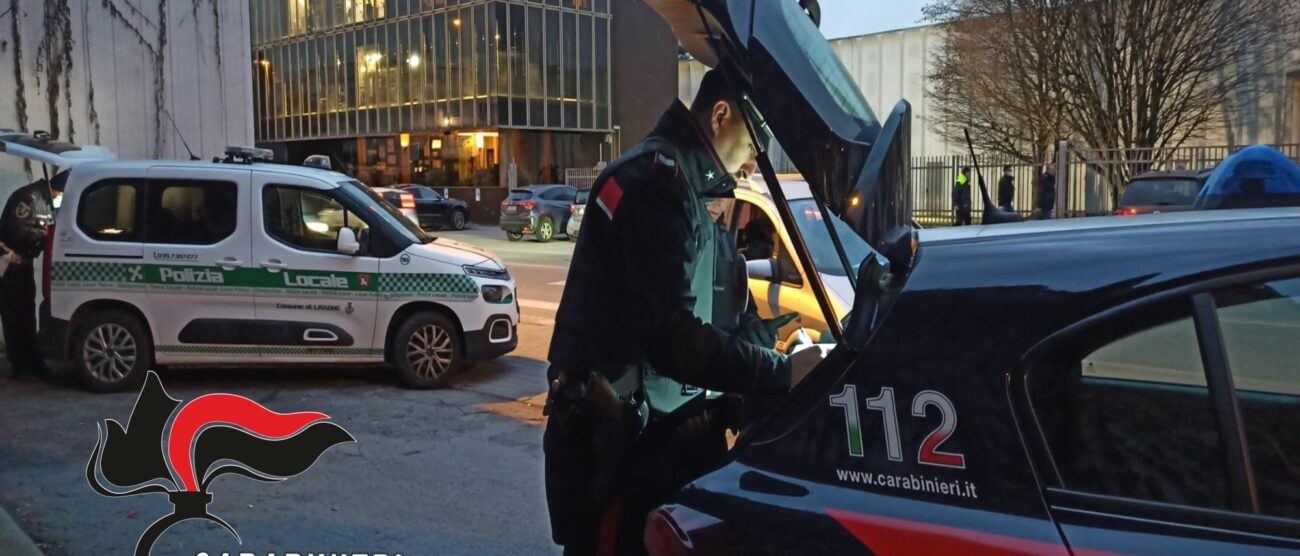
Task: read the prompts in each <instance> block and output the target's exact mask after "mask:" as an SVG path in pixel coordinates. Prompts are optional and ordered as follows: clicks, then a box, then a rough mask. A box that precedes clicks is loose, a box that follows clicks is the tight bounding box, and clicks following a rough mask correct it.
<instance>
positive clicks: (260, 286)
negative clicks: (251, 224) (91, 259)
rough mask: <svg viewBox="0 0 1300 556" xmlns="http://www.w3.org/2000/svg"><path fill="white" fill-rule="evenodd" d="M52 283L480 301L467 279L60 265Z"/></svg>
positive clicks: (99, 287)
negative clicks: (379, 295) (378, 295)
mask: <svg viewBox="0 0 1300 556" xmlns="http://www.w3.org/2000/svg"><path fill="white" fill-rule="evenodd" d="M50 279H51V281H52V282H53V283H54V284H55V285H57V286H58V287H59V288H61V289H68V290H109V291H113V290H118V291H120V290H148V291H164V292H166V291H176V292H184V293H193V292H205V291H206V292H216V293H223V294H228V293H239V292H248V293H252V292H259V293H271V292H275V293H285V294H291V295H294V296H313V297H367V296H373V295H376V294H383V295H384V296H385V298H387V299H392V298H425V299H428V298H434V299H445V300H455V301H473V300H475V299H478V295H479V294H478V286H477V285H476V284H475V283H474V280H473V279H472V278H470V277H469V276H466V275H464V274H415V273H395V274H378V273H374V274H371V273H364V272H323V271H299V270H285V271H283V272H278V273H272V272H267V271H266V270H263V269H259V268H237V269H233V270H225V269H222V268H219V267H208V266H188V265H154V264H138V263H83V262H56V263H54V265H53V269H52V271H51V273H50Z"/></svg>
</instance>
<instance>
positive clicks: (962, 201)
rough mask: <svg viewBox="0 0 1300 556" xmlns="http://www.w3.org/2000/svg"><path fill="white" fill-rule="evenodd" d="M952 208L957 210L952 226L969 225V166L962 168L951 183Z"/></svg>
mask: <svg viewBox="0 0 1300 556" xmlns="http://www.w3.org/2000/svg"><path fill="white" fill-rule="evenodd" d="M952 208H953V210H955V211H957V217H956V219H955V221H954V222H953V225H954V226H969V225H970V168H962V169H961V173H960V174H957V182H956V183H954V184H952Z"/></svg>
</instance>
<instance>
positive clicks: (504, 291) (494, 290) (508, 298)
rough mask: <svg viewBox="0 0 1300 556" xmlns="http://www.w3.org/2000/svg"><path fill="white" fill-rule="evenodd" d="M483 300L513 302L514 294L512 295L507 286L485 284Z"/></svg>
mask: <svg viewBox="0 0 1300 556" xmlns="http://www.w3.org/2000/svg"><path fill="white" fill-rule="evenodd" d="M483 301H486V302H488V303H501V304H505V303H513V302H514V301H515V298H514V296H512V295H510V288H507V287H505V286H483Z"/></svg>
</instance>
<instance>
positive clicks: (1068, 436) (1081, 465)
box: [1028, 298, 1230, 509]
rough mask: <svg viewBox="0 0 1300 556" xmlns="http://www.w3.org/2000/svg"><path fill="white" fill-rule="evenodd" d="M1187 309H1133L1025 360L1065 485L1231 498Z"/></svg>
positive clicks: (1220, 505)
mask: <svg viewBox="0 0 1300 556" xmlns="http://www.w3.org/2000/svg"><path fill="white" fill-rule="evenodd" d="M1191 310H1192V309H1191V302H1190V301H1189V300H1188V298H1177V299H1174V300H1171V301H1168V302H1164V303H1159V304H1153V305H1149V306H1145V307H1142V308H1139V309H1134V310H1133V311H1131V312H1128V313H1126V314H1123V315H1121V316H1118V317H1116V318H1114V319H1111V320H1109V321H1107V322H1103V323H1098V324H1097V325H1095V326H1090V327H1089V328H1088V329H1087V330H1084V331H1082V332H1080V333H1077V334H1074V335H1072V336H1071V337H1070V338H1069V339H1068V340H1066V341H1065V342H1064V343H1063V344H1062V345H1060V346H1058V347H1056V348H1054V349H1053V350H1052V352H1051V353H1048V354H1047V355H1045V356H1043V357H1040V358H1037V360H1036V362H1034V363H1033V364H1031V366H1030V368H1029V376H1028V383H1029V385H1030V399H1031V401H1032V403H1033V407H1034V414H1035V416H1037V418H1038V422H1039V424H1040V426H1041V427H1042V430H1043V434H1044V439H1045V441H1046V443H1047V447H1048V449H1049V451H1050V453H1051V456H1052V461H1053V462H1054V463H1055V465H1056V469H1057V471H1058V472H1059V474H1060V479H1061V482H1062V483H1063V484H1062V486H1063V487H1064V488H1066V489H1069V490H1075V491H1082V492H1088V493H1094V494H1104V495H1111V496H1121V497H1126V498H1136V499H1141V500H1147V501H1154V502H1164V503H1170V504H1181V505H1187V506H1196V507H1202V508H1216V509H1226V508H1228V507H1229V503H1230V497H1229V487H1228V480H1227V472H1226V470H1225V466H1224V458H1223V454H1224V445H1223V442H1222V441H1221V439H1220V437H1219V433H1218V429H1217V428H1216V421H1215V413H1214V409H1213V406H1212V402H1211V399H1210V395H1209V389H1208V387H1207V386H1206V378H1205V371H1204V368H1203V366H1202V362H1201V356H1200V348H1199V344H1198V341H1197V332H1196V327H1195V324H1194V321H1193V319H1192V316H1191Z"/></svg>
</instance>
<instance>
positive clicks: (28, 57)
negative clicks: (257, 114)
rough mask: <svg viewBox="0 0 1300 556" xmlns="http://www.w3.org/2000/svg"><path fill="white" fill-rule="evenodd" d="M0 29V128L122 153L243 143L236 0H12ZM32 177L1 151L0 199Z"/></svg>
mask: <svg viewBox="0 0 1300 556" xmlns="http://www.w3.org/2000/svg"><path fill="white" fill-rule="evenodd" d="M0 29H4V30H5V31H4V32H3V33H0V75H3V76H4V81H5V84H4V86H3V87H0V129H4V128H7V129H14V130H19V131H35V130H41V131H47V132H49V133H51V134H53V135H54V136H55V137H56V138H58V139H59V140H62V141H69V142H73V143H78V144H98V145H103V146H105V147H107V148H109V149H111V150H112V151H113V152H115V153H117V155H118V156H119V157H120V158H188V157H189V156H190V152H193V153H194V155H195V156H198V157H200V158H205V159H206V158H211V157H213V156H216V155H219V154H221V153H222V151H224V150H225V147H226V146H227V145H251V144H252V143H253V109H252V105H253V96H252V92H253V85H252V74H251V73H250V72H249V71H248V66H247V59H248V45H249V24H248V2H247V1H246V0H230V1H226V0H222V1H219V2H218V1H213V2H195V1H192V0H164V1H161V2H143V3H142V2H133V1H129V0H17V1H16V2H6V3H5V6H4V8H3V9H0ZM187 145H188V146H187ZM39 173H40V172H39V170H37V169H33V168H30V167H28V168H24V165H23V163H22V162H21V161H19V160H16V159H14V157H9V156H0V203H2V202H3V199H7V198H8V194H9V191H10V190H11V188H13V187H16V186H18V185H21V184H24V183H27V182H28V181H30V178H32V177H34V175H39Z"/></svg>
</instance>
